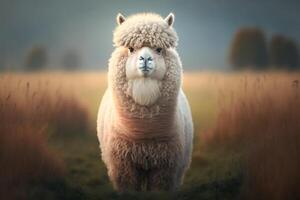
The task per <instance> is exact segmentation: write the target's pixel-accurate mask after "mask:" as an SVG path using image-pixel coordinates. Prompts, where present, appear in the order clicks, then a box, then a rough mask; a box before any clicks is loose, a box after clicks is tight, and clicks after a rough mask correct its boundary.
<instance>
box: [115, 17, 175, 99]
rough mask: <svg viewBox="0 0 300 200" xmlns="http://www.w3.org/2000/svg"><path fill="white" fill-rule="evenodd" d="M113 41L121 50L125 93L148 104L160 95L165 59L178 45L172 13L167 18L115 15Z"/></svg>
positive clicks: (166, 67) (166, 64)
mask: <svg viewBox="0 0 300 200" xmlns="http://www.w3.org/2000/svg"><path fill="white" fill-rule="evenodd" d="M117 23H118V26H117V28H116V30H115V31H114V44H115V46H116V47H117V48H122V49H123V52H124V55H123V56H124V57H125V59H126V62H125V66H124V67H125V74H124V75H125V77H126V81H127V82H128V86H129V87H128V90H127V94H128V95H130V96H131V97H132V98H133V99H134V100H135V102H136V103H138V104H140V105H151V104H153V103H155V101H156V100H157V99H158V98H159V97H160V95H161V85H162V83H161V82H162V80H163V78H164V77H165V74H166V73H167V72H168V69H169V67H168V62H170V61H168V60H167V59H168V58H169V57H170V55H169V54H171V52H172V51H175V47H176V46H177V40H178V39H177V34H176V32H175V30H174V29H173V23H174V14H172V13H170V14H169V15H168V16H167V17H166V18H162V17H161V16H159V15H157V14H153V13H142V14H137V15H133V16H130V17H128V19H126V18H125V17H124V16H123V15H121V14H118V15H117Z"/></svg>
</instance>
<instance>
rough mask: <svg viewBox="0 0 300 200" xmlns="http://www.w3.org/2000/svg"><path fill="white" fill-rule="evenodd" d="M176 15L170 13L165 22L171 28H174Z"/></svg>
mask: <svg viewBox="0 0 300 200" xmlns="http://www.w3.org/2000/svg"><path fill="white" fill-rule="evenodd" d="M174 20H175V15H174V14H173V13H170V14H169V15H168V16H167V17H166V18H165V21H166V22H167V24H168V25H169V26H172V25H173V24H174Z"/></svg>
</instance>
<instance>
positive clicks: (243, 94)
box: [0, 72, 300, 199]
mask: <svg viewBox="0 0 300 200" xmlns="http://www.w3.org/2000/svg"><path fill="white" fill-rule="evenodd" d="M299 79H300V74H298V73H285V72H276V73H275V72H268V73H251V72H244V73H200V72H194V73H192V72H190V73H186V74H185V76H184V85H183V86H184V90H185V92H186V94H187V97H188V99H189V101H190V104H191V108H192V114H193V119H194V125H195V137H194V151H193V160H192V166H191V169H190V170H189V171H188V173H187V174H186V178H185V181H184V184H183V186H182V188H181V190H180V191H178V192H176V193H173V194H169V193H164V192H154V193H132V192H129V193H125V194H122V195H121V194H117V193H116V192H114V191H113V189H112V186H111V184H110V183H109V181H108V177H107V174H106V168H105V166H104V164H103V163H102V161H101V158H100V151H99V148H98V141H97V137H96V115H97V109H98V105H99V103H100V100H101V96H102V94H103V92H104V90H105V88H106V74H105V73H101V72H84V73H83V72H74V73H62V72H51V73H25V74H1V75H0V88H1V91H0V100H1V107H0V111H1V113H2V114H0V121H1V122H0V125H1V127H0V132H1V135H0V150H2V151H1V152H4V153H2V154H0V156H1V157H0V164H4V163H7V158H8V157H13V158H14V159H12V160H13V161H12V162H11V163H10V164H9V165H8V164H7V166H5V165H0V166H1V167H0V168H1V170H2V171H3V170H4V171H5V169H10V168H12V167H14V168H15V171H11V172H10V174H9V173H7V174H6V177H7V180H6V181H1V182H0V184H1V185H0V192H2V196H1V195H0V198H1V197H11V198H19V197H20V198H25V199H26V198H28V199H157V198H159V199H200V198H202V199H236V198H242V199H247V198H249V199H255V198H254V197H258V196H260V197H264V198H263V199H270V198H271V199H293V198H294V197H299V196H298V195H299V192H298V191H297V189H295V188H296V186H297V184H298V183H299V181H298V180H300V177H299V172H298V170H297V169H299V167H300V159H299V158H298V156H297V155H299V154H298V153H299V149H300V148H299V147H300V136H299V133H300V128H299V125H298V124H299V123H298V122H299V120H300V115H299V113H300V100H299V98H298V93H299V90H300V88H298V84H299V81H298V80H299ZM16 105H17V106H16ZM4 111H5V112H4ZM11 113H16V114H11ZM7 116H10V117H9V119H8V117H7ZM22 116H23V117H22ZM20 119H21V120H20ZM5 124H12V125H13V126H6V125H5ZM36 124H39V126H36ZM18 126H19V127H20V128H21V129H22V127H29V128H28V131H27V133H26V134H27V135H28V137H29V136H30V137H29V139H27V140H26V139H25V140H24V139H22V137H24V133H23V132H24V131H19V132H20V133H19V132H17V131H16V130H17V127H18ZM32 127H34V128H32ZM22 130H25V129H22ZM35 132H39V134H38V135H35V134H36V133H35ZM5 133H6V134H5ZM266 133H267V134H266ZM27 135H26V138H27ZM18 138H20V139H18ZM36 138H38V139H36ZM7 141H8V142H7ZM16 141H17V143H16ZM22 142H25V143H26V144H27V143H28V144H29V145H27V146H24V147H22V148H21V147H19V146H22ZM6 143H11V145H6V147H5V146H3V145H2V146H1V144H6ZM15 144H20V145H19V146H16V145H15ZM39 144H42V145H39ZM254 144H255V145H254ZM36 146H38V147H37V148H36ZM32 148H34V149H32ZM23 152H25V153H26V158H27V159H25V161H21V160H22V159H23V160H24V155H23ZM37 152H38V153H37ZM37 155H40V156H37ZM269 155H270V156H269ZM282 160H284V162H285V165H284V166H283V165H282V164H281V161H282ZM26 162H29V164H27V165H26V167H25V169H23V168H24V167H23V166H24V163H26ZM30 163H32V164H30ZM15 166H17V167H15ZM40 166H44V167H40ZM32 168H33V169H35V170H34V171H39V173H33V172H32V170H30V169H32ZM21 169H22V170H21ZM26 169H27V170H26ZM8 171H9V170H8ZM16 172H18V173H16ZM279 173H280V177H281V178H278V179H273V178H272V177H278V176H279ZM0 174H1V172H0ZM16 174H17V175H16ZM13 176H15V177H13ZM11 177H13V178H11ZM261 177H263V178H261ZM298 177H299V179H298ZM21 180H22V181H21ZM8 183H10V184H8ZM15 183H18V184H17V186H15ZM270 183H272V184H270ZM12 185H14V187H12ZM298 185H299V184H298ZM12 194H13V195H12ZM253 195H254V196H253ZM255 195H257V196H255Z"/></svg>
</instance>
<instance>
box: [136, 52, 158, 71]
mask: <svg viewBox="0 0 300 200" xmlns="http://www.w3.org/2000/svg"><path fill="white" fill-rule="evenodd" d="M154 67H155V63H154V59H153V56H152V52H151V50H150V48H149V47H143V48H142V49H141V51H140V53H139V57H138V68H139V71H140V72H141V73H142V74H143V75H147V74H150V73H151V72H152V71H153V70H154Z"/></svg>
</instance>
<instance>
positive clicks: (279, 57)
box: [270, 35, 300, 70]
mask: <svg viewBox="0 0 300 200" xmlns="http://www.w3.org/2000/svg"><path fill="white" fill-rule="evenodd" d="M299 62H300V58H299V49H298V44H297V43H296V42H295V41H294V40H292V39H290V38H287V37H284V36H282V35H274V36H273V37H272V39H271V42H270V64H271V65H272V66H274V67H276V68H279V69H291V70H295V69H297V68H299V65H300V63H299Z"/></svg>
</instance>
